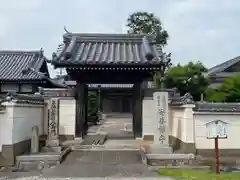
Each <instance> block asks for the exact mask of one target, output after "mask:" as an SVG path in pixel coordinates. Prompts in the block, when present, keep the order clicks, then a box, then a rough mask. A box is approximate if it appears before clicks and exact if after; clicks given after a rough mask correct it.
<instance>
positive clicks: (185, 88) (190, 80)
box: [155, 62, 208, 101]
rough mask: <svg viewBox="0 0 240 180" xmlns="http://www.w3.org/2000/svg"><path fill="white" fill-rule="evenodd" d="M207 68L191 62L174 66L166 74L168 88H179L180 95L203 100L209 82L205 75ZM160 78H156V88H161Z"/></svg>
mask: <svg viewBox="0 0 240 180" xmlns="http://www.w3.org/2000/svg"><path fill="white" fill-rule="evenodd" d="M206 71H207V68H206V67H204V66H203V64H202V63H200V62H197V63H193V62H189V63H188V64H186V65H180V64H178V65H177V66H173V67H171V68H169V70H168V71H167V72H166V77H165V86H166V88H177V90H178V91H179V93H180V95H184V94H186V93H188V92H189V93H190V94H191V95H192V96H193V99H194V100H195V101H199V100H200V99H201V94H202V93H204V92H205V90H206V88H207V86H208V80H207V79H206V78H205V77H204V75H203V73H204V72H206ZM159 78H160V77H155V82H156V86H157V87H159V86H160V85H159V82H160V81H159Z"/></svg>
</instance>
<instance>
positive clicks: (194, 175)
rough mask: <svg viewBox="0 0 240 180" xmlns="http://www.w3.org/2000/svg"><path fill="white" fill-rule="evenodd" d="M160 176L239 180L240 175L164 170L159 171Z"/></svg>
mask: <svg viewBox="0 0 240 180" xmlns="http://www.w3.org/2000/svg"><path fill="white" fill-rule="evenodd" d="M158 174H159V175H160V176H169V177H174V178H177V179H182V180H238V179H239V178H240V174H239V173H234V172H233V173H230V172H226V173H224V172H221V174H216V173H214V172H211V171H209V170H203V169H169V168H162V169H159V170H158Z"/></svg>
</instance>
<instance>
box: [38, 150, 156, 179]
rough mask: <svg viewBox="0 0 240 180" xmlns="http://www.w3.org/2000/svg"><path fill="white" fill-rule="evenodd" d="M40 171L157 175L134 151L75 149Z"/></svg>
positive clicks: (77, 174)
mask: <svg viewBox="0 0 240 180" xmlns="http://www.w3.org/2000/svg"><path fill="white" fill-rule="evenodd" d="M42 173H43V175H44V176H46V177H54V176H57V177H157V174H156V173H155V172H152V171H150V170H148V169H147V168H146V167H145V166H144V165H143V164H142V162H141V157H140V154H139V153H138V152H136V151H127V152H126V151H95V152H94V151H84V152H81V151H75V152H72V153H71V154H70V155H69V156H68V157H67V159H66V160H65V161H64V162H63V163H62V164H59V165H57V166H56V167H55V168H52V169H45V170H43V172H42Z"/></svg>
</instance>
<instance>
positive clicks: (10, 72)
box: [0, 50, 66, 87]
mask: <svg viewBox="0 0 240 180" xmlns="http://www.w3.org/2000/svg"><path fill="white" fill-rule="evenodd" d="M46 62H47V59H46V57H45V56H44V55H43V51H42V50H40V51H0V81H34V80H36V81H42V80H46V81H47V82H49V83H50V84H52V85H53V86H55V87H66V85H64V84H61V83H57V82H54V81H53V80H52V79H51V78H49V74H48V72H47V74H45V73H42V72H40V68H41V67H42V66H43V64H44V63H46ZM46 65H47V64H46Z"/></svg>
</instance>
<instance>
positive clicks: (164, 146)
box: [151, 91, 172, 154]
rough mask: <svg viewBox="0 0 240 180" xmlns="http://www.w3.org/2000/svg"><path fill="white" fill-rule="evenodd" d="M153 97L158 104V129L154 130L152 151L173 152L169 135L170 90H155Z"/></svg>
mask: <svg viewBox="0 0 240 180" xmlns="http://www.w3.org/2000/svg"><path fill="white" fill-rule="evenodd" d="M153 99H154V101H155V104H156V111H155V112H156V115H155V117H156V129H155V131H154V144H153V145H152V146H151V151H153V152H158V153H160V154H161V153H163V154H168V153H172V148H171V147H170V146H169V137H168V92H162V91H160V92H155V93H154V94H153Z"/></svg>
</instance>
